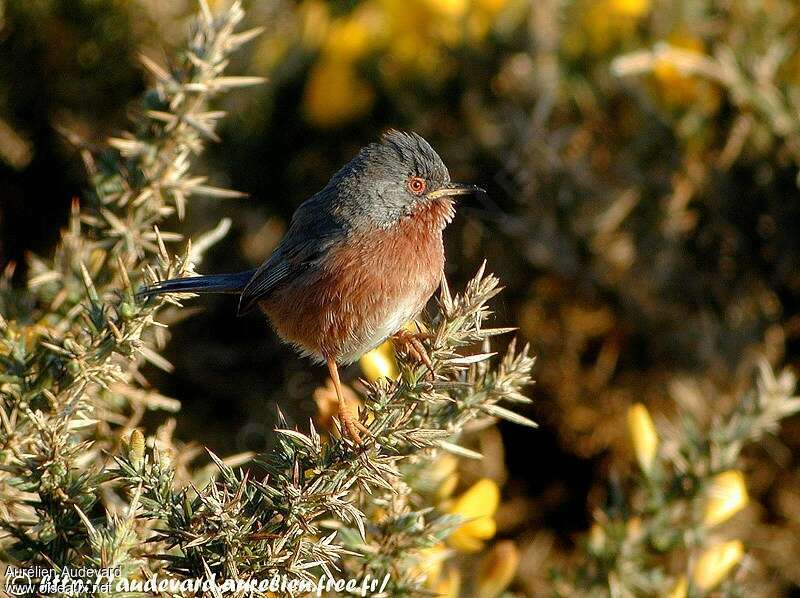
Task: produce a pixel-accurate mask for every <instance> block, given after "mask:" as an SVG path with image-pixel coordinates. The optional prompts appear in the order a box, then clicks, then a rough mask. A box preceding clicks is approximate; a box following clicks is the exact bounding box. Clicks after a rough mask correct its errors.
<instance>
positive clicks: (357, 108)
mask: <svg viewBox="0 0 800 598" xmlns="http://www.w3.org/2000/svg"><path fill="white" fill-rule="evenodd" d="M628 1H629V2H630V1H633V0H628ZM639 1H641V0H639ZM507 3H508V0H475V1H470V0H367V1H366V2H362V3H360V4H358V5H357V6H356V7H355V8H354V9H353V10H352V11H351V12H350V13H348V14H346V15H343V16H340V17H332V16H331V11H330V8H329V7H328V6H327V5H326V4H325V3H323V2H320V0H306V1H305V2H303V4H302V5H301V7H300V11H299V12H300V15H301V23H300V26H301V39H302V41H303V45H304V46H305V47H306V48H309V49H316V48H319V56H318V58H317V62H316V63H315V64H314V65H313V67H312V68H311V71H310V73H309V77H308V80H307V82H306V89H305V94H304V98H303V104H304V109H305V113H306V116H307V117H308V119H309V121H311V122H312V123H313V124H315V125H317V126H319V127H323V128H332V127H336V126H339V125H342V124H344V123H347V122H351V121H353V120H355V119H356V118H358V117H360V116H362V115H363V114H365V113H366V112H367V111H368V110H369V109H370V108H371V107H372V105H373V103H374V99H375V91H374V88H373V86H372V85H371V84H369V83H368V82H367V80H366V79H365V78H362V76H361V75H360V73H361V69H362V68H364V66H365V64H366V63H367V61H368V60H369V59H370V57H374V58H377V61H376V63H377V65H378V72H379V74H380V76H381V78H382V79H383V80H384V81H386V82H388V83H389V84H392V85H396V84H403V85H405V84H406V82H407V79H408V78H409V76H411V77H415V78H417V79H423V80H425V81H426V82H427V83H428V84H433V83H435V82H444V81H445V80H446V77H445V76H444V75H446V74H447V72H448V71H449V69H448V68H447V67H448V60H449V59H448V48H453V47H457V46H459V45H461V44H465V43H475V42H479V41H481V40H482V39H483V38H485V37H486V35H487V33H488V32H489V30H490V29H491V27H492V25H493V24H494V23H495V21H496V20H497V18H498V16H499V14H500V13H501V11H502V10H503V9H504V8H505V7H506V5H507ZM433 75H435V77H434V76H433Z"/></svg>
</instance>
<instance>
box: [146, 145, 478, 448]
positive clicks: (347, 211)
mask: <svg viewBox="0 0 800 598" xmlns="http://www.w3.org/2000/svg"><path fill="white" fill-rule="evenodd" d="M477 192H482V189H480V188H478V187H476V186H474V185H464V184H459V183H453V182H451V181H450V173H449V172H448V170H447V167H446V166H445V165H444V162H443V161H442V159H441V158H440V157H439V154H437V153H436V152H435V151H434V150H433V148H432V147H431V146H430V144H429V143H428V142H427V141H425V139H423V138H422V137H420V136H419V135H417V134H416V133H406V132H401V131H396V130H390V131H388V132H387V133H385V134H384V135H383V136H382V138H381V140H380V141H379V142H377V143H371V144H370V145H368V146H366V147H364V148H363V149H362V150H361V151H360V152H359V153H358V155H357V156H356V157H355V158H353V159H352V160H351V161H350V162H348V163H347V164H346V165H345V166H344V167H343V168H342V169H341V170H339V171H338V172H337V173H336V174H334V175H333V177H331V179H330V181H328V184H327V185H326V186H325V188H324V189H322V190H321V191H319V192H318V193H316V194H315V195H313V196H312V197H310V198H309V199H307V200H306V201H305V202H303V203H302V204H301V205H300V206H299V207H298V208H297V210H296V211H295V213H294V216H293V217H292V221H291V224H290V226H289V230H288V231H287V232H286V235H285V236H284V237H283V239H282V240H281V242H280V243H279V244H278V246H277V247H276V248H275V250H274V251H273V252H272V255H270V256H269V258H268V259H267V260H266V261H265V262H264V263H263V264H262V265H261V266H260V267H259V268H257V269H255V270H250V271H247V272H239V273H234V274H216V275H211V276H195V277H189V278H175V279H171V280H165V281H162V282H159V283H157V284H155V285H153V286H150V287H147V288H145V289H144V290H143V292H142V294H143V295H155V294H161V293H187V292H188V293H232V294H238V295H239V310H238V312H239V314H244V313H247V312H249V311H250V310H252V309H253V308H255V307H258V308H260V309H261V311H262V312H263V313H264V314H265V315H266V316H267V318H268V319H269V321H270V323H271V325H272V327H273V328H274V330H275V332H276V333H277V334H278V336H280V338H281V339H283V340H284V341H285V342H287V343H290V344H291V345H292V346H293V347H294V348H295V349H297V350H298V351H299V352H300V353H301V354H302V355H304V356H308V357H310V358H312V359H313V360H315V361H317V362H319V363H325V364H327V366H328V370H329V372H330V376H331V378H332V379H333V384H334V387H335V389H336V397H337V399H338V401H339V418H340V420H341V422H342V426H343V428H344V430H345V432H346V434H347V436H349V437H350V439H351V440H352V441H353V442H355V443H356V444H360V443H361V437H360V434H359V431H362V432H365V433H367V434H368V433H369V431H368V430H367V429H366V427H365V426H364V425H363V424H362V423H361V422H360V421H359V419H358V414H357V413H356V414H355V416H354V415H353V414H352V413H351V412H350V411H349V410H348V407H347V405H346V404H345V400H344V397H343V394H342V389H341V382H340V380H339V370H338V365H346V364H350V363H353V362H354V361H356V360H358V358H359V357H361V356H362V355H363V354H364V353H366V352H367V351H370V350H371V349H374V348H375V347H377V346H378V345H380V344H381V343H382V342H383V341H385V340H386V339H387V338H389V337H394V338H395V339H397V340H398V341H400V342H406V343H410V344H411V348H412V349H414V350H413V352H414V353H416V354H417V355H420V352H421V355H422V357H421V358H422V360H423V361H425V362H426V363H428V365H430V362H429V360H428V357H427V354H425V353H424V349H423V348H422V345H421V343H420V342H419V339H418V338H409V334H408V333H407V332H406V331H405V330H404V329H403V325H404V324H405V323H406V322H408V321H410V320H412V319H413V318H414V317H415V316H416V315H417V314H419V312H420V311H422V309H423V308H424V307H425V304H426V303H427V302H428V299H430V297H431V295H433V293H434V292H435V291H436V289H437V287H438V286H439V284H440V282H441V279H442V274H443V267H444V245H443V241H442V231H443V230H444V228H445V227H446V226H447V225H448V224H449V223H450V221H451V220H452V219H453V216H454V214H455V209H454V200H455V199H456V198H457V196H459V195H463V194H473V193H477ZM412 336H413V335H412ZM409 352H412V350H411V349H410V351H409Z"/></svg>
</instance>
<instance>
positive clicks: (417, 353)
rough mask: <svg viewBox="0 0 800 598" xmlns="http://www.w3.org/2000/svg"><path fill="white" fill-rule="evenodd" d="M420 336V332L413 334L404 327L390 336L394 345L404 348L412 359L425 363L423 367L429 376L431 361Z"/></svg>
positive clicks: (431, 372) (431, 370)
mask: <svg viewBox="0 0 800 598" xmlns="http://www.w3.org/2000/svg"><path fill="white" fill-rule="evenodd" d="M420 336H422V333H417V334H414V333H413V332H409V331H408V330H406V329H405V328H401V329H400V330H398V331H397V332H395V333H394V335H393V336H392V342H393V343H394V345H395V347H398V348H404V349H405V350H406V351H407V352H408V354H409V355H410V356H411V358H412V359H414V360H416V361H418V362H419V363H422V364H425V367H427V368H428V371H429V372H430V374H431V376H433V375H434V371H433V362H432V361H431V358H430V356H429V355H428V351H427V350H426V349H425V345H423V344H422V341H421V340H420Z"/></svg>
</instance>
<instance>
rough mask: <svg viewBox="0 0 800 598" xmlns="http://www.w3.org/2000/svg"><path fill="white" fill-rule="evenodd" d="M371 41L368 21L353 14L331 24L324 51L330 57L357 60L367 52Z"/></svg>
mask: <svg viewBox="0 0 800 598" xmlns="http://www.w3.org/2000/svg"><path fill="white" fill-rule="evenodd" d="M372 41H373V40H372V33H371V31H370V28H369V23H368V21H367V20H365V19H361V18H358V14H355V15H351V16H349V17H347V18H342V19H337V20H336V21H334V22H333V23H332V24H331V28H330V31H329V33H328V39H326V40H325V46H324V51H325V52H326V53H327V54H328V55H329V57H330V58H332V59H338V60H343V61H352V60H357V59H359V58H361V57H363V56H364V55H365V54H367V53H368V52H369V50H370V49H371V47H372Z"/></svg>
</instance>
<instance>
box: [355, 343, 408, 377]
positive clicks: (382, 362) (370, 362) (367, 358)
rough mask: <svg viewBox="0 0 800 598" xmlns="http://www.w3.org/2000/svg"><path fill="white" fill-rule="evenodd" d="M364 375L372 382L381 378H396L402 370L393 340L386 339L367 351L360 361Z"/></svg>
mask: <svg viewBox="0 0 800 598" xmlns="http://www.w3.org/2000/svg"><path fill="white" fill-rule="evenodd" d="M358 363H359V365H360V366H361V371H362V372H364V377H365V378H366V379H367V380H369V381H370V382H375V380H377V379H379V378H390V379H392V380H394V379H396V378H397V377H398V376H399V375H400V372H399V370H398V369H397V361H395V358H394V346H393V345H392V341H386V342H384V343H383V344H381V345H380V346H379V347H377V348H375V349H373V350H372V351H370V352H368V353H365V354H364V355H363V356H362V357H361V359H360V360H359V361H358Z"/></svg>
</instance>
